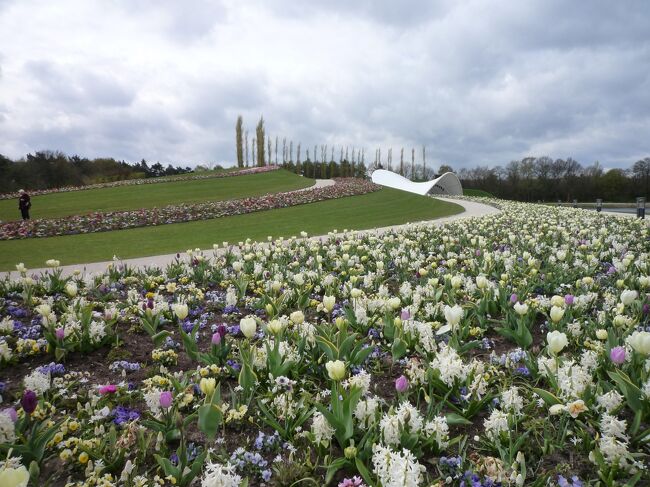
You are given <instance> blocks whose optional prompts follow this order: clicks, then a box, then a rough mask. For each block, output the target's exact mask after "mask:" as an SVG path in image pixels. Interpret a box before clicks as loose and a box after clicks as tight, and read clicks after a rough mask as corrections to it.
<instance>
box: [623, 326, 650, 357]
mask: <svg viewBox="0 0 650 487" xmlns="http://www.w3.org/2000/svg"><path fill="white" fill-rule="evenodd" d="M626 342H627V343H628V345H630V346H631V347H632V348H633V349H634V351H635V352H637V353H640V354H641V355H650V333H649V332H647V331H635V332H634V333H632V334H631V335H630V336H629V337H627V340H626Z"/></svg>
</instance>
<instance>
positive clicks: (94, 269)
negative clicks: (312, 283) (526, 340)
mask: <svg viewBox="0 0 650 487" xmlns="http://www.w3.org/2000/svg"><path fill="white" fill-rule="evenodd" d="M333 183H334V181H333V180H330V179H317V180H316V185H315V187H326V186H331V185H332V184H333ZM307 189H308V188H307ZM307 189H299V190H297V191H306V190H307ZM438 199H440V200H443V201H449V202H450V203H456V204H458V205H460V206H462V207H463V208H464V211H463V212H462V213H458V214H456V215H450V216H445V217H441V218H436V219H435V220H425V221H421V222H411V223H404V224H401V225H391V226H387V227H378V228H371V229H367V230H350V231H347V230H343V232H341V233H337V232H336V231H334V232H330V233H329V234H327V235H319V236H312V237H307V235H306V234H302V236H301V239H303V238H304V239H309V240H312V241H314V242H324V241H326V240H327V239H328V238H329V237H330V236H332V235H339V236H340V238H341V239H348V238H350V237H351V236H353V235H355V236H357V237H360V238H361V237H363V236H364V235H367V234H371V233H372V234H376V235H378V236H379V235H382V234H384V233H386V232H391V231H395V230H407V229H414V228H417V227H418V226H420V225H422V226H427V225H442V224H444V223H448V222H452V221H456V220H461V219H465V218H478V217H483V216H487V215H494V214H496V213H500V212H501V209H499V208H496V207H495V206H492V205H488V204H485V203H482V202H481V203H479V202H477V201H471V200H467V199H454V198H438ZM229 249H230V247H221V246H219V247H218V248H213V249H210V250H206V249H204V250H201V251H200V252H201V253H206V254H207V253H209V252H212V253H213V254H214V256H215V257H217V256H220V255H221V254H222V253H224V252H228V251H229ZM181 255H182V254H181V253H173V254H162V255H153V256H152V255H150V256H146V257H136V258H132V259H118V258H117V257H115V258H114V260H112V261H104V262H91V263H87V264H70V265H65V266H59V265H58V264H59V263H58V261H55V260H53V261H52V263H53V264H57V265H56V266H55V267H56V268H57V270H60V271H61V273H62V275H63V276H73V275H78V274H80V273H83V274H85V275H86V276H92V275H95V274H101V273H104V272H106V270H107V269H109V268H113V267H117V268H122V269H123V268H125V266H126V267H129V268H135V269H145V268H148V267H160V268H161V269H162V268H164V267H165V266H167V265H169V264H170V263H172V262H174V261H175V260H177V259H179V258H180V257H181ZM186 255H187V256H188V258H189V260H193V259H195V258H197V257H196V256H197V255H200V253H199V252H197V250H192V251H188V252H187V253H186ZM198 258H200V259H202V258H204V257H203V256H202V255H201V256H200V257H198ZM51 270H52V268H51V267H43V268H36V269H29V275H31V276H35V275H38V274H44V273H46V272H50V271H51ZM6 276H9V277H10V278H14V279H16V278H18V277H19V276H20V272H18V271H9V272H0V279H4V278H5V277H6Z"/></svg>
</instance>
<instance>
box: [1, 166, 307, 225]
mask: <svg viewBox="0 0 650 487" xmlns="http://www.w3.org/2000/svg"><path fill="white" fill-rule="evenodd" d="M312 184H314V180H313V179H308V178H304V177H301V176H298V175H296V174H293V173H290V172H288V171H285V170H284V169H281V170H278V171H271V172H267V173H261V174H249V175H245V176H232V177H227V178H212V179H201V180H196V181H174V182H169V183H156V184H144V185H139V186H118V187H115V188H102V189H89V190H86V191H69V192H66V193H54V194H48V195H43V196H34V197H33V198H32V209H31V217H32V218H54V217H61V216H66V215H79V214H84V213H90V212H92V211H115V210H135V209H138V208H152V207H154V206H156V207H160V206H166V205H171V204H176V203H199V202H204V201H220V200H230V199H237V198H244V197H248V196H260V195H263V194H266V193H279V192H282V191H291V190H294V189H300V188H306V187H308V186H311V185H312ZM19 218H20V212H19V211H18V201H17V200H2V201H0V220H2V221H10V220H17V219H19Z"/></svg>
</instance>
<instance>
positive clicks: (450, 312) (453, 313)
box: [444, 304, 465, 328]
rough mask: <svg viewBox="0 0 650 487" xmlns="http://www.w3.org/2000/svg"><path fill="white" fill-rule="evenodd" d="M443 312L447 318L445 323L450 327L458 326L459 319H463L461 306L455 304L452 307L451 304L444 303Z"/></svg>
mask: <svg viewBox="0 0 650 487" xmlns="http://www.w3.org/2000/svg"><path fill="white" fill-rule="evenodd" d="M444 312H445V319H446V320H447V324H448V325H449V326H451V327H452V328H455V327H457V326H458V324H459V323H460V320H462V319H463V315H464V314H465V312H464V311H463V308H461V307H460V306H458V305H457V304H456V305H454V307H453V308H452V307H451V306H448V305H445V310H444Z"/></svg>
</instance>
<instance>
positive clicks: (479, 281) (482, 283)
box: [476, 276, 488, 289]
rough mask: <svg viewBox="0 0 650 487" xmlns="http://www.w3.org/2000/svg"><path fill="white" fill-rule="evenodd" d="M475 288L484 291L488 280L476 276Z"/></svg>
mask: <svg viewBox="0 0 650 487" xmlns="http://www.w3.org/2000/svg"><path fill="white" fill-rule="evenodd" d="M476 287H477V288H479V289H485V288H486V287H488V280H487V277H485V276H476Z"/></svg>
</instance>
